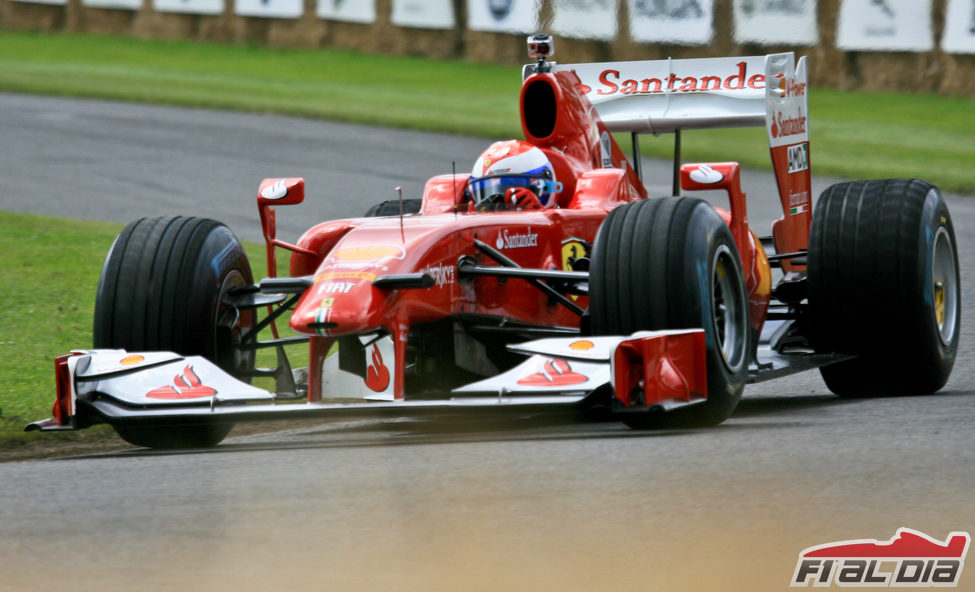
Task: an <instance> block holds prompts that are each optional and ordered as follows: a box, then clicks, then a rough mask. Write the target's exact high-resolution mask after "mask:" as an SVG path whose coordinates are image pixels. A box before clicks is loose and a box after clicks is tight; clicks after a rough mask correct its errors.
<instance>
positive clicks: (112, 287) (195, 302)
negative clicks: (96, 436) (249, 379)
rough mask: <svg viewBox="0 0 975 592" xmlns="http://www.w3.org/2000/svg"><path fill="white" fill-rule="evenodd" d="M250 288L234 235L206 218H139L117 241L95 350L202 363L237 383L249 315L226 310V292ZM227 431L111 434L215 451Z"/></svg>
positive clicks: (105, 279)
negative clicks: (167, 354)
mask: <svg viewBox="0 0 975 592" xmlns="http://www.w3.org/2000/svg"><path fill="white" fill-rule="evenodd" d="M252 283H253V276H252V274H251V268H250V263H249V262H248V260H247V255H246V254H245V253H244V249H243V247H241V245H240V242H239V241H238V240H237V237H236V236H234V234H233V232H231V231H230V229H228V228H227V227H226V226H224V225H223V224H221V223H219V222H216V221H214V220H208V219H204V218H188V217H182V216H178V217H161V218H143V219H141V220H137V221H135V222H132V223H131V224H129V225H128V226H126V227H125V229H124V230H123V231H122V233H121V234H120V235H119V236H118V238H117V239H116V240H115V243H114V244H113V245H112V248H111V250H110V251H109V253H108V255H107V257H106V259H105V264H104V266H103V267H102V273H101V277H100V278H99V281H98V291H97V294H96V297H95V318H94V347H95V348H111V349H126V350H129V351H173V352H176V353H178V354H181V355H184V356H190V355H200V356H203V357H205V358H207V359H209V360H211V361H213V362H214V363H216V364H217V365H218V366H220V367H221V368H222V369H223V370H225V371H227V372H229V373H230V374H233V375H236V376H238V377H241V376H242V375H243V373H244V372H245V371H246V370H248V369H251V368H253V366H254V354H253V352H252V351H245V350H243V349H241V348H240V347H239V344H240V340H241V336H242V335H243V333H244V332H246V331H247V330H249V329H250V328H251V327H253V326H254V315H253V312H252V311H246V310H245V311H238V310H237V309H235V308H232V307H228V306H227V305H226V304H224V302H225V300H226V297H227V295H228V294H229V292H230V290H232V289H233V288H236V287H243V286H249V285H251V284H252ZM230 427H232V426H220V427H218V428H215V429H214V428H211V427H209V426H180V427H178V428H172V427H166V428H147V427H138V428H135V427H131V428H119V427H117V428H116V432H118V434H119V436H121V437H122V438H123V439H124V440H126V441H128V442H130V443H132V444H135V445H137V446H152V447H154V448H174V447H178V448H181V447H187V446H190V447H198V446H214V445H216V444H217V443H219V442H220V440H222V439H223V438H224V437H225V436H226V435H227V433H228V432H229V431H230Z"/></svg>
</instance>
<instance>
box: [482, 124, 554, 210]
mask: <svg viewBox="0 0 975 592" xmlns="http://www.w3.org/2000/svg"><path fill="white" fill-rule="evenodd" d="M560 191H562V184H561V183H559V182H557V181H556V180H555V170H554V169H552V164H551V163H550V162H549V161H548V158H547V157H546V156H545V153H544V152H542V151H541V150H540V149H538V148H537V147H535V146H533V145H531V144H529V143H528V142H522V141H519V140H504V141H501V142H495V143H494V144H491V145H490V146H489V147H488V149H487V150H485V151H484V153H483V154H481V156H480V157H479V158H478V159H477V162H475V163H474V170H473V171H471V178H470V179H469V180H468V181H467V193H468V195H469V196H470V198H471V201H472V202H473V207H474V209H476V210H477V211H481V212H496V211H501V210H537V209H541V208H549V207H555V205H556V200H555V194H557V193H559V192H560Z"/></svg>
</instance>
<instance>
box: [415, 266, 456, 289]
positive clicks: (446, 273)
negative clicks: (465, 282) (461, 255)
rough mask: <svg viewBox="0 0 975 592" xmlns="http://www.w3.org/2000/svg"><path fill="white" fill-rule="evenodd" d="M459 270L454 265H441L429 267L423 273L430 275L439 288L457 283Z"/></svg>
mask: <svg viewBox="0 0 975 592" xmlns="http://www.w3.org/2000/svg"><path fill="white" fill-rule="evenodd" d="M456 272H457V268H456V267H454V266H453V265H447V264H446V263H441V264H440V265H428V266H426V267H424V268H423V273H426V274H429V275H430V277H432V278H433V280H434V281H435V282H437V285H438V286H445V285H447V284H453V283H454V282H456V281H457V276H456Z"/></svg>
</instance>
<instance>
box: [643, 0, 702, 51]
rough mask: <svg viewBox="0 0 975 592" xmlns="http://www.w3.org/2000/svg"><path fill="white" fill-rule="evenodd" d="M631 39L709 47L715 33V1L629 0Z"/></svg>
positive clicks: (644, 41)
mask: <svg viewBox="0 0 975 592" xmlns="http://www.w3.org/2000/svg"><path fill="white" fill-rule="evenodd" d="M628 2H629V3H630V6H629V7H630V37H631V38H632V39H633V40H634V41H637V42H639V43H676V44H679V45H705V44H707V43H708V42H710V41H711V37H712V36H713V34H714V30H713V28H712V20H713V16H714V0H628Z"/></svg>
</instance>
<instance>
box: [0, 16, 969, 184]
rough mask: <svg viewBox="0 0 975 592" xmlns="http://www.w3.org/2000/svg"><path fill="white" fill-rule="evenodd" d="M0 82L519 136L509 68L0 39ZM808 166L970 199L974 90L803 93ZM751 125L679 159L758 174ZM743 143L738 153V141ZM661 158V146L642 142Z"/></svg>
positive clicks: (62, 38) (699, 140)
mask: <svg viewBox="0 0 975 592" xmlns="http://www.w3.org/2000/svg"><path fill="white" fill-rule="evenodd" d="M0 48H2V51H0V90H8V91H17V92H28V93H44V94H60V95H71V96H84V97H99V98H109V99H118V100H126V101H141V102H151V103H167V104H174V105H189V106H196V107H211V108H221V109H236V110H244V111H262V112H278V113H286V114H292V115H300V116H306V117H317V118H328V119H337V120H343V121H353V122H359V123H369V124H377V125H389V126H397V127H405V128H411V129H419V130H430V131H443V132H449V133H457V134H468V135H477V136H485V137H490V138H500V137H518V136H520V135H521V132H520V123H519V119H518V110H517V96H518V88H519V72H518V70H517V69H516V68H512V67H508V66H494V65H489V64H473V63H467V62H461V61H431V60H424V59H420V58H409V57H400V56H395V57H391V56H375V55H364V54H357V53H352V52H342V51H331V50H283V49H267V48H257V47H249V46H231V45H215V44H199V43H188V42H175V41H141V40H135V39H127V38H120V37H104V36H87V35H86V36H82V35H38V34H30V33H9V32H6V33H0ZM810 102H811V105H810V111H811V116H810V119H811V124H810V129H811V134H812V163H813V167H814V168H813V170H814V172H815V173H817V174H821V175H831V176H839V177H847V178H877V177H923V178H926V179H929V180H931V181H933V182H935V183H937V184H938V185H940V186H941V187H942V188H943V189H946V190H950V191H957V192H963V193H973V194H975V177H972V176H971V175H970V174H969V173H968V166H969V165H970V163H971V162H973V161H975V98H973V97H941V96H935V95H918V94H896V93H863V92H841V91H836V90H830V89H821V88H817V89H813V91H812V92H811V94H810ZM763 134H764V132H763V131H762V130H760V129H758V130H755V129H749V130H722V131H718V132H698V133H693V134H686V135H685V140H684V146H685V156H686V158H687V160H730V159H735V160H739V161H741V162H743V163H744V164H745V165H746V166H752V167H759V168H767V167H768V156H767V152H766V151H765V150H763V149H762V148H761V146H762V142H763V141H764V137H763ZM742 146H745V147H746V149H745V150H742V149H741V147H742ZM644 148H645V150H646V151H647V152H648V153H650V154H653V155H657V156H669V151H670V142H669V140H666V139H663V140H658V141H650V140H648V141H645V142H644Z"/></svg>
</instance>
